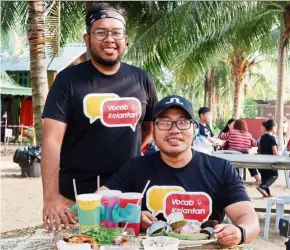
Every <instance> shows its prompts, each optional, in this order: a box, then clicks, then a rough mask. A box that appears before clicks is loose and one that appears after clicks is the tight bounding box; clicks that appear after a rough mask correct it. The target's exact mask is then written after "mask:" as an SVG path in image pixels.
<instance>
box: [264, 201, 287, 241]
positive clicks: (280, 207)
mask: <svg viewBox="0 0 290 250" xmlns="http://www.w3.org/2000/svg"><path fill="white" fill-rule="evenodd" d="M273 204H276V224H275V229H276V231H277V232H279V220H280V219H281V218H282V217H283V215H284V205H285V204H290V196H278V197H274V198H269V199H268V200H267V207H266V218H265V228H264V240H268V232H269V227H270V219H271V207H272V205H273Z"/></svg>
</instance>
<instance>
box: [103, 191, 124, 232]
mask: <svg viewBox="0 0 290 250" xmlns="http://www.w3.org/2000/svg"><path fill="white" fill-rule="evenodd" d="M98 193H100V194H101V195H102V200H101V203H102V205H103V206H104V217H103V218H102V220H101V223H102V224H103V225H104V227H106V228H117V227H118V223H116V222H114V221H113V218H112V211H113V209H114V207H115V205H116V204H117V203H118V202H119V196H120V195H121V193H122V192H121V191H118V190H102V191H99V192H98Z"/></svg>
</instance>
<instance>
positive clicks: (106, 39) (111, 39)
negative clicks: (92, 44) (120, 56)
mask: <svg viewBox="0 0 290 250" xmlns="http://www.w3.org/2000/svg"><path fill="white" fill-rule="evenodd" d="M104 41H105V42H115V39H114V38H113V36H112V32H111V31H108V33H107V35H106V37H105V39H104Z"/></svg>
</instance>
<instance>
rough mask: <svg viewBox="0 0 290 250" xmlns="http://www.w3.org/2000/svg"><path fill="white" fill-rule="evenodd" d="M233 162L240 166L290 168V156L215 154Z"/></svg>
mask: <svg viewBox="0 0 290 250" xmlns="http://www.w3.org/2000/svg"><path fill="white" fill-rule="evenodd" d="M213 155H214V156H216V157H219V158H223V159H225V160H228V161H230V162H232V164H233V165H234V166H235V167H238V168H263V169H282V170H290V157H289V156H278V155H259V154H257V155H250V154H241V155H240V154H213Z"/></svg>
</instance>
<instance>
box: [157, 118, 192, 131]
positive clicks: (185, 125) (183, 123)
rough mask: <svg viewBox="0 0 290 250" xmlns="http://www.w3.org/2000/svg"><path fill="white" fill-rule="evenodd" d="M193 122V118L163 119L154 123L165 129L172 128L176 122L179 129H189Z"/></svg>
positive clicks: (160, 128)
mask: <svg viewBox="0 0 290 250" xmlns="http://www.w3.org/2000/svg"><path fill="white" fill-rule="evenodd" d="M192 123H194V122H193V120H177V121H170V120H163V121H157V122H154V125H157V127H158V129H159V130H163V131H167V130H171V129H172V128H173V125H174V124H175V125H176V127H177V128H178V129H179V130H187V129H190V127H191V124H192Z"/></svg>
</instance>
